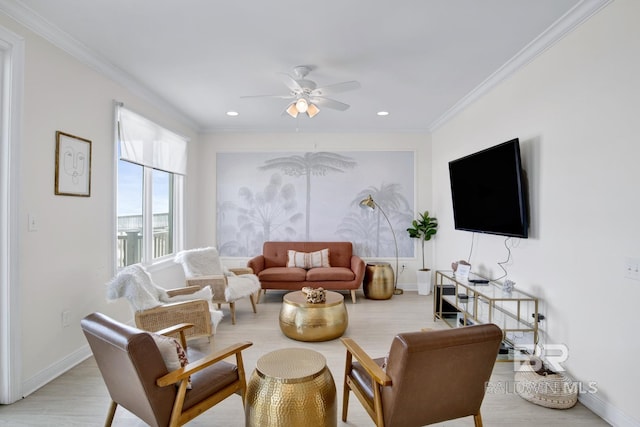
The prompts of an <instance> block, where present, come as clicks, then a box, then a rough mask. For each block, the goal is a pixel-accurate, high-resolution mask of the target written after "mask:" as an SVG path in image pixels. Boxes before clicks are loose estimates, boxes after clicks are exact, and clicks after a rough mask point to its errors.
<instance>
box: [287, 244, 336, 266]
mask: <svg viewBox="0 0 640 427" xmlns="http://www.w3.org/2000/svg"><path fill="white" fill-rule="evenodd" d="M287 255H288V260H287V267H299V268H304V269H306V270H308V269H310V268H315V267H331V265H330V264H329V249H328V248H327V249H322V250H320V251H316V252H296V251H291V250H290V251H288V252H287Z"/></svg>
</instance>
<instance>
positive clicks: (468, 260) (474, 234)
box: [467, 233, 476, 264]
mask: <svg viewBox="0 0 640 427" xmlns="http://www.w3.org/2000/svg"><path fill="white" fill-rule="evenodd" d="M475 237H476V233H471V248H469V256H468V257H467V262H468V263H469V264H471V254H472V253H473V241H474V239H475Z"/></svg>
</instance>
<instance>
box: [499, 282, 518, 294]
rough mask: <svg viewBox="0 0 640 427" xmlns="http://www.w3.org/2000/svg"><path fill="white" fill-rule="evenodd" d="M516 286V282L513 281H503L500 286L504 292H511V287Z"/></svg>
mask: <svg viewBox="0 0 640 427" xmlns="http://www.w3.org/2000/svg"><path fill="white" fill-rule="evenodd" d="M515 285H516V282H514V281H513V280H509V279H507V280H505V281H504V285H502V290H503V291H505V292H509V293H510V292H511V291H513V287H514V286H515Z"/></svg>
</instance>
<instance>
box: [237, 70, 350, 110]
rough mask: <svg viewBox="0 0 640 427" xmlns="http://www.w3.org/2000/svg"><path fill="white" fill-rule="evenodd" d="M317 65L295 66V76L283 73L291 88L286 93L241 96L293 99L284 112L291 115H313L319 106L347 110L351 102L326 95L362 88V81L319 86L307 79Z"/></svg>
mask: <svg viewBox="0 0 640 427" xmlns="http://www.w3.org/2000/svg"><path fill="white" fill-rule="evenodd" d="M314 69H315V67H314V66H312V65H298V66H297V67H294V68H293V76H292V75H290V74H287V73H282V74H283V75H284V76H285V78H284V83H285V85H286V86H287V87H288V88H289V93H288V94H286V95H252V96H242V97H241V98H280V99H291V100H292V101H291V102H290V103H289V105H287V108H285V110H284V112H283V113H282V114H285V113H287V114H289V115H290V116H291V117H294V118H295V117H297V116H298V114H301V113H302V114H307V116H309V117H313V116H315V115H316V114H318V113H319V112H320V108H319V107H326V108H331V109H334V110H339V111H345V110H347V109H348V108H349V104H345V103H344V102H340V101H336V100H335V99H331V98H327V97H326V95H333V94H336V93H341V92H346V91H349V90H354V89H358V88H360V83H358V82H357V81H355V80H351V81H348V82H341V83H335V84H331V85H328V86H322V87H317V85H316V82H314V81H313V80H309V79H307V78H306V77H307V74H309V73H310V72H311V71H312V70H314Z"/></svg>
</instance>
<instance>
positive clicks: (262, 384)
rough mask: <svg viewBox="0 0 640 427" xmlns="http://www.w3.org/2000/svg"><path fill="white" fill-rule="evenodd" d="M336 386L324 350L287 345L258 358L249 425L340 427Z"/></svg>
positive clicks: (250, 393) (249, 391) (251, 385)
mask: <svg viewBox="0 0 640 427" xmlns="http://www.w3.org/2000/svg"><path fill="white" fill-rule="evenodd" d="M337 413H338V405H337V399H336V386H335V383H334V381H333V376H332V375H331V371H329V368H327V365H326V360H325V358H324V356H322V355H321V354H320V353H318V352H316V351H313V350H308V349H303V348H285V349H282V350H276V351H273V352H271V353H267V354H266V355H264V356H262V357H261V358H260V359H258V363H257V364H256V369H255V371H254V372H253V374H252V375H251V378H250V379H249V382H248V384H247V393H246V399H245V421H246V423H245V425H246V426H247V427H253V426H255V427H270V426H274V427H275V426H280V427H295V426H304V427H316V426H317V427H336V426H337V425H338V417H337Z"/></svg>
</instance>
